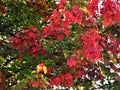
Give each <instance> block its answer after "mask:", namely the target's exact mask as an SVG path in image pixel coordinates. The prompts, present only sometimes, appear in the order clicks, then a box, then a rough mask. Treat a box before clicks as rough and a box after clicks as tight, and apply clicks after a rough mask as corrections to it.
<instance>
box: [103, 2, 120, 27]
mask: <svg viewBox="0 0 120 90" xmlns="http://www.w3.org/2000/svg"><path fill="white" fill-rule="evenodd" d="M102 5H103V8H101V14H102V15H103V18H104V20H103V25H104V26H108V25H112V24H113V25H114V24H115V23H116V22H117V21H119V20H120V9H119V7H118V6H119V5H117V3H116V2H114V1H112V0H105V1H104V2H103V4H102Z"/></svg>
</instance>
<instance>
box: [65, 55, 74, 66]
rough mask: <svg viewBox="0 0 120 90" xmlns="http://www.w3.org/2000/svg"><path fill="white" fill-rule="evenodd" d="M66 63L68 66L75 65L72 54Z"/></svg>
mask: <svg viewBox="0 0 120 90" xmlns="http://www.w3.org/2000/svg"><path fill="white" fill-rule="evenodd" d="M67 65H68V66H69V67H73V66H75V65H76V62H75V58H74V57H73V56H71V57H70V59H69V60H68V61H67Z"/></svg>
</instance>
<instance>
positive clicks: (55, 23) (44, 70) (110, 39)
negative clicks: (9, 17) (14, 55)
mask: <svg viewBox="0 0 120 90" xmlns="http://www.w3.org/2000/svg"><path fill="white" fill-rule="evenodd" d="M42 1H43V2H34V1H33V2H29V1H28V2H27V3H26V4H28V7H32V9H35V10H40V9H43V11H42V10H41V11H39V13H38V11H37V14H35V15H38V14H41V13H44V10H45V9H44V8H46V7H47V6H45V5H44V2H46V0H42ZM69 2H71V1H68V0H60V2H59V3H58V4H57V5H56V7H55V8H54V9H52V12H51V15H50V16H47V17H46V18H45V17H44V19H45V20H46V22H45V24H44V25H42V26H41V27H40V29H38V28H37V27H33V26H27V27H25V28H24V29H23V31H21V32H17V33H15V35H14V36H10V38H9V40H10V47H11V48H12V49H15V50H16V51H20V52H22V53H27V52H28V53H29V54H30V55H31V56H32V57H33V58H34V59H39V56H40V57H41V58H42V59H41V58H40V61H39V63H38V65H36V67H35V69H34V70H35V73H36V74H35V75H36V76H35V78H34V80H33V81H30V83H29V85H30V86H32V87H36V88H43V89H46V88H50V87H53V86H54V85H55V86H57V87H58V86H62V87H64V88H70V87H72V86H76V87H78V86H79V84H80V85H81V86H85V85H86V83H89V82H90V83H92V84H93V82H92V81H97V80H100V82H101V83H102V84H104V83H103V82H104V81H105V75H104V73H106V72H107V70H103V71H102V68H106V67H107V68H108V67H110V68H112V69H113V71H114V72H119V70H118V68H117V67H116V66H115V65H114V63H116V62H117V61H118V59H120V56H119V54H120V40H118V39H115V38H114V36H115V35H111V34H106V33H102V32H104V30H103V31H102V29H105V28H106V27H107V26H110V25H115V24H116V23H117V22H119V21H120V6H119V4H118V3H117V2H115V1H114V0H104V1H103V2H102V4H101V7H99V4H100V3H101V2H100V1H99V0H87V1H86V2H85V4H86V5H87V6H86V8H85V7H84V8H85V10H84V9H83V8H82V6H80V5H79V4H78V3H79V0H78V1H77V0H74V2H73V3H69ZM77 2H78V3H77ZM82 4H83V6H84V3H82ZM26 6H27V5H26ZM48 7H49V5H48ZM3 13H4V14H7V13H8V11H7V9H6V8H5V10H3ZM46 13H47V12H46ZM45 16H46V15H45ZM41 17H42V15H41ZM101 19H102V20H101ZM41 22H42V20H41ZM99 23H100V25H101V24H102V25H101V28H102V29H101V28H99ZM102 26H103V27H102ZM104 26H105V27H104ZM99 29H101V30H99ZM116 36H117V35H116ZM76 38H77V39H76ZM0 42H1V43H2V40H1V41H0ZM54 43H55V44H56V45H55V44H54ZM57 43H58V44H57ZM66 43H67V44H66ZM62 45H66V46H62ZM63 49H65V50H63ZM48 53H49V54H48ZM105 55H106V57H105ZM107 55H108V56H107ZM42 56H43V57H42ZM114 56H115V57H114ZM46 57H47V58H46ZM108 58H109V59H110V60H109V62H108V61H105V60H108ZM116 58H117V59H116ZM111 63H112V64H113V65H112V64H111ZM103 64H104V65H106V66H104V65H103ZM50 65H51V66H50ZM100 65H101V66H100ZM34 66H35V65H34ZM103 66H104V67H103ZM32 68H33V67H32ZM108 72H110V73H111V71H110V70H109V71H108ZM117 78H118V79H117V80H118V81H120V80H119V76H118V77H117ZM5 79H6V75H5V74H4V73H2V75H1V80H2V82H1V83H2V84H4V82H5ZM0 87H2V86H0ZM2 88H3V87H2Z"/></svg>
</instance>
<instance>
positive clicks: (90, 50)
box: [81, 29, 102, 63]
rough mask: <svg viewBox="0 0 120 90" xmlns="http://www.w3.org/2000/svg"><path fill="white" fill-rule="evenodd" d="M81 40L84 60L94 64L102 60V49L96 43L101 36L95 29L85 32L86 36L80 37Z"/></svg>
mask: <svg viewBox="0 0 120 90" xmlns="http://www.w3.org/2000/svg"><path fill="white" fill-rule="evenodd" d="M81 40H82V41H83V51H84V56H85V57H86V58H88V59H89V60H90V61H92V62H94V63H95V62H96V61H99V60H102V55H101V49H102V48H101V46H100V45H99V43H98V42H99V41H100V40H101V36H100V35H99V34H98V31H97V30H96V29H90V30H89V31H87V32H86V34H85V35H84V36H82V37H81Z"/></svg>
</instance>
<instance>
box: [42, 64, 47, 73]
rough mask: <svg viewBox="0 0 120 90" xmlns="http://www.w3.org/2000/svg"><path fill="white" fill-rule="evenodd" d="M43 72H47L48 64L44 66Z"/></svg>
mask: <svg viewBox="0 0 120 90" xmlns="http://www.w3.org/2000/svg"><path fill="white" fill-rule="evenodd" d="M43 72H44V74H46V73H47V67H46V66H43Z"/></svg>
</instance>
